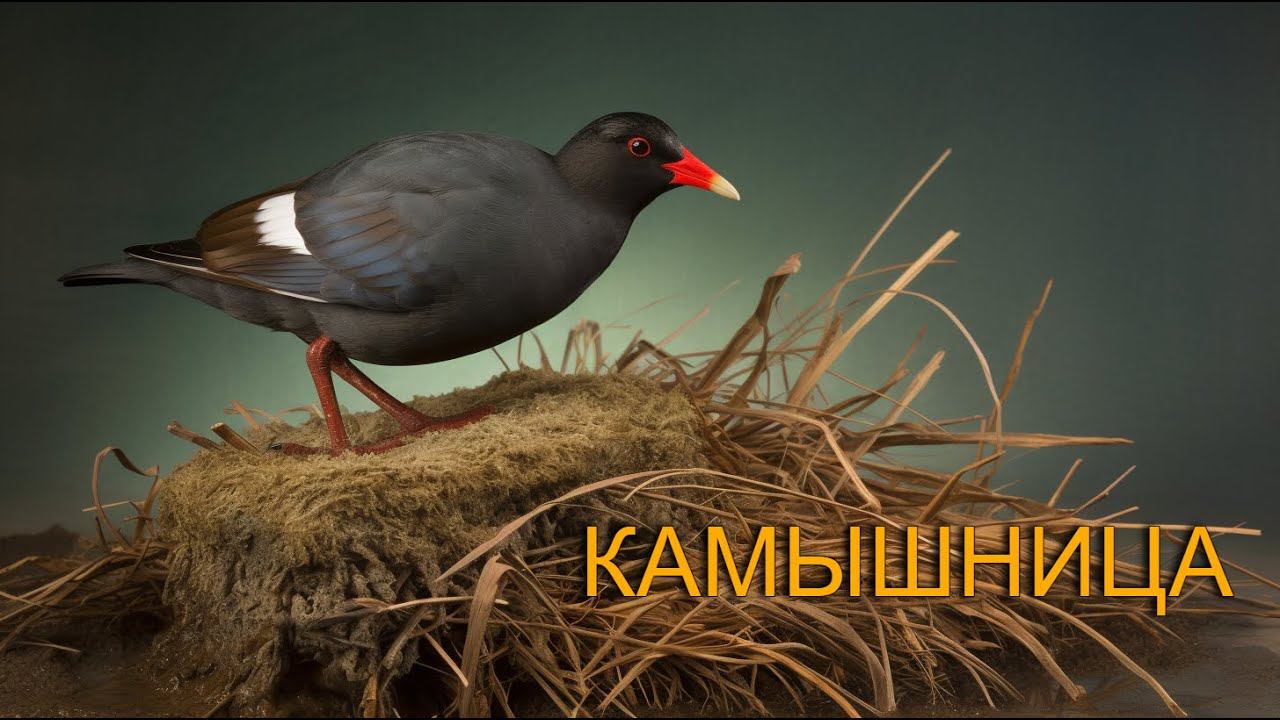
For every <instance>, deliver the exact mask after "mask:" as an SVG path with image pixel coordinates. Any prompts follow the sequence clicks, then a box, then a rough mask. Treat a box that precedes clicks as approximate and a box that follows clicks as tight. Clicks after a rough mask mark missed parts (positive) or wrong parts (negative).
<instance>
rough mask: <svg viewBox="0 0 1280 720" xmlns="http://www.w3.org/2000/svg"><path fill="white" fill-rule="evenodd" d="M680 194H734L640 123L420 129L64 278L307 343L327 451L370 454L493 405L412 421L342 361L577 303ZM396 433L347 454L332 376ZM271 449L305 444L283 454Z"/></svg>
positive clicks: (442, 342) (658, 131) (442, 353)
mask: <svg viewBox="0 0 1280 720" xmlns="http://www.w3.org/2000/svg"><path fill="white" fill-rule="evenodd" d="M680 185H690V186H693V187H698V188H703V189H705V190H710V191H711V192H714V193H717V194H719V195H723V196H725V197H728V198H732V199H734V200H737V199H739V196H738V191H737V190H735V189H734V187H733V185H732V184H730V183H729V181H728V180H725V179H724V178H723V177H721V176H720V175H719V174H718V173H716V172H715V171H713V170H712V169H711V168H709V167H707V165H706V164H704V163H703V162H702V161H701V160H699V159H698V158H697V157H695V156H694V155H693V153H691V152H689V151H688V150H687V149H686V148H685V147H684V145H683V144H681V142H680V139H679V138H678V137H676V134H675V132H673V131H672V130H671V128H670V127H668V126H667V124H666V123H664V122H662V121H661V120H659V119H658V118H656V117H653V116H652V115H645V114H642V113H634V112H624V113H614V114H611V115H606V116H604V117H602V118H599V119H597V120H595V121H593V122H591V123H590V124H589V125H587V126H586V127H585V128H583V129H582V130H580V131H579V132H578V133H577V134H576V135H574V136H573V137H572V138H571V139H570V140H569V141H568V142H567V143H565V145H564V147H562V148H560V151H559V152H557V153H556V154H554V155H552V154H549V153H546V152H543V151H542V150H539V149H538V148H536V147H533V146H532V145H528V144H526V143H523V142H521V141H519V140H515V139H512V138H508V137H502V136H499V135H488V134H481V133H455V132H420V133H413V134H409V135H402V136H399V137H394V138H391V139H389V140H383V141H381V142H377V143H374V144H372V145H369V146H368V147H365V148H364V149H362V150H359V151H357V152H355V153H354V154H352V155H350V156H349V157H347V158H346V159H344V160H342V161H340V162H338V163H337V164H335V165H332V166H330V167H328V168H326V169H324V170H321V171H320V172H318V173H316V174H315V175H312V176H310V177H308V178H306V179H304V180H300V181H298V182H294V183H290V184H288V185H283V186H281V187H278V188H276V189H274V190H269V191H267V192H265V193H261V194H259V195H255V196H253V197H251V198H249V199H247V200H243V201H241V202H238V203H235V204H233V205H229V206H227V207H225V208H223V209H221V210H219V211H217V212H215V213H214V214H213V215H211V216H210V217H209V218H208V219H207V220H205V221H204V223H203V224H202V225H201V226H200V229H199V230H198V231H197V232H196V234H195V237H194V238H192V239H190V240H181V241H177V242H168V243H160V244H155V245H137V246H134V247H130V248H127V249H126V250H125V251H124V252H125V253H126V255H127V256H128V257H127V258H126V259H124V260H121V261H119V262H114V263H108V264H104V265H94V266H90V267H86V268H82V269H79V270H75V271H73V272H70V273H67V274H66V275H63V276H62V277H61V278H59V280H60V282H62V284H63V285H67V286H79V285H108V284H116V283H146V284H151V285H162V286H164V287H166V288H169V289H170V290H175V291H177V292H180V293H182V294H183V295H188V296H190V297H193V298H195V299H197V300H199V301H201V302H204V303H206V304H208V305H211V306H213V307H215V308H217V309H219V310H221V311H223V312H225V313H226V314H228V315H230V316H232V317H234V318H236V319H238V320H243V321H245V322H250V323H253V324H255V325H261V326H263V327H266V328H270V329H271V330H278V331H284V332H291V333H293V334H295V335H297V336H298V337H299V338H301V339H302V340H304V341H305V342H307V343H308V347H307V367H308V368H309V369H310V371H311V375H312V378H313V379H314V380H315V384H316V391H317V393H318V394H319V396H320V406H321V408H322V409H323V411H324V418H325V422H326V424H327V426H328V431H329V440H330V447H329V451H330V452H331V453H333V454H338V453H341V452H343V451H345V450H354V451H356V452H379V451H382V450H386V449H390V448H392V447H396V446H397V445H399V444H400V443H401V442H402V441H403V439H404V438H405V437H406V436H408V435H411V434H416V433H421V432H426V431H431V430H443V429H447V428H454V427H460V426H462V425H465V424H467V423H470V422H473V421H475V420H478V419H479V418H481V417H483V416H484V415H487V414H488V413H490V412H492V411H493V408H490V407H483V408H475V409H472V410H469V411H467V412H464V413H461V414H458V415H453V416H448V417H428V416H426V415H423V414H422V413H419V412H418V411H416V410H414V409H412V408H410V407H409V406H407V405H405V404H404V403H402V402H400V401H399V400H397V399H395V398H394V397H392V396H391V395H390V394H389V393H387V392H386V391H385V390H383V389H382V388H380V387H378V386H377V385H376V384H374V382H373V381H372V380H370V379H369V377H368V376H366V375H365V374H364V373H363V372H361V371H360V370H359V369H358V368H356V366H355V365H353V364H352V363H351V361H352V360H360V361H363V362H369V363H375V364H380V365H417V364H423V363H433V362H439V361H442V360H449V359H452V358H456V357H461V356H463V355H468V354H470V353H474V352H477V351H480V350H484V349H487V348H490V347H493V346H494V345H497V344H499V343H501V342H504V341H506V340H509V339H510V338H513V337H515V336H517V335H519V334H520V333H523V332H525V331H526V330H529V329H531V328H533V327H534V326H536V325H538V324H540V323H542V322H543V321H545V320H547V319H549V318H551V317H552V316H554V315H555V314H557V313H559V312H560V311H561V310H563V309H564V308H565V307H567V306H568V305H569V304H570V303H571V302H573V300H574V299H576V298H577V297H578V296H579V295H581V294H582V292H583V291H584V290H586V289H587V287H588V286H589V285H591V283H592V282H593V281H594V280H595V279H596V278H597V277H599V276H600V273H602V272H604V269H605V268H606V267H608V266H609V263H610V262H611V261H612V260H613V258H614V256H616V255H617V254H618V250H619V249H620V248H621V247H622V242H623V240H625V239H626V237H627V231H628V230H629V229H630V227H631V223H632V221H634V220H635V218H636V215H637V214H638V213H639V212H640V211H641V210H643V209H644V208H645V206H647V205H648V204H649V203H650V202H652V201H653V200H654V198H656V197H658V196H659V195H661V194H662V193H664V192H666V191H667V190H670V189H672V188H673V187H676V186H680ZM333 373H336V374H337V375H338V377H340V378H342V379H343V380H345V381H346V382H348V383H350V384H351V385H352V386H353V387H355V388H356V389H357V390H359V391H360V392H362V393H363V394H364V395H366V396H367V397H368V398H369V399H370V400H372V401H373V402H374V403H375V404H377V405H378V406H379V407H380V408H382V409H383V410H385V411H386V412H388V413H389V414H390V415H391V416H392V417H393V418H395V420H396V421H397V422H398V423H399V424H400V426H401V428H402V432H401V433H400V434H398V435H396V436H395V437H393V438H391V439H390V440H386V441H383V442H380V443H375V444H370V445H364V446H357V447H352V446H351V443H350V441H349V440H348V438H347V433H346V429H345V428H344V427H343V423H342V416H341V414H340V412H339V410H338V403H337V399H336V397H335V395H334V386H333V378H332V374H333ZM282 449H283V450H284V451H285V452H288V453H293V454H307V453H310V452H316V451H317V450H315V449H313V448H307V447H304V446H299V445H292V444H290V445H285V446H283V447H282Z"/></svg>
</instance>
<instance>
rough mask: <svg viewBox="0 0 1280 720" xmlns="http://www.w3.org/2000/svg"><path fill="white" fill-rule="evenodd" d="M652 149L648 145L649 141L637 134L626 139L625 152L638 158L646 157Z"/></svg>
mask: <svg viewBox="0 0 1280 720" xmlns="http://www.w3.org/2000/svg"><path fill="white" fill-rule="evenodd" d="M652 150H653V148H651V147H649V141H648V140H645V139H644V138H642V137H640V136H639V135H637V136H635V137H633V138H631V139H630V140H628V141H627V152H629V153H631V154H632V155H634V156H636V157H638V158H642V157H648V156H649V153H650V152H651V151H652Z"/></svg>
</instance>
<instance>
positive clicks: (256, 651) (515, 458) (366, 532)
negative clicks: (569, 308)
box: [158, 370, 704, 711]
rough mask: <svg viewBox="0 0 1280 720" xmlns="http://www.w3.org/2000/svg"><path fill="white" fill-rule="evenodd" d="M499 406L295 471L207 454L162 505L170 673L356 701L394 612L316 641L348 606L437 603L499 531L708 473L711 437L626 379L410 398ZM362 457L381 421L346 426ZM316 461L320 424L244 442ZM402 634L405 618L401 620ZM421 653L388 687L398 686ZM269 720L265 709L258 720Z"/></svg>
mask: <svg viewBox="0 0 1280 720" xmlns="http://www.w3.org/2000/svg"><path fill="white" fill-rule="evenodd" d="M485 403H490V404H493V405H495V406H496V407H497V408H498V411H497V413H495V414H494V415H492V416H489V417H487V418H486V419H484V420H482V421H480V422H478V423H475V424H472V425H469V426H467V427H464V428H460V429H457V430H450V431H446V432H439V433H429V434H425V435H422V436H420V437H417V438H413V439H412V440H410V441H409V442H407V443H406V444H405V445H404V446H402V447H399V448H396V449H394V450H391V451H389V452H386V453H383V454H378V455H354V454H346V455H343V456H340V457H336V458H335V457H329V456H327V455H318V456H311V457H291V456H284V455H281V454H278V453H270V452H264V453H263V454H261V455H254V454H252V453H245V452H235V451H231V450H205V451H201V452H199V453H198V454H197V455H196V456H195V457H194V458H193V459H192V460H191V461H190V462H188V463H186V464H185V465H183V466H181V467H179V468H177V469H175V470H174V472H173V474H172V475H171V476H170V477H168V478H167V479H166V480H165V481H164V482H163V484H162V489H161V494H160V497H159V508H160V512H159V517H158V521H159V526H160V528H161V531H160V532H161V537H162V538H163V541H164V542H165V543H167V544H168V545H169V546H170V547H171V548H172V549H171V554H170V560H169V563H170V574H169V577H168V581H167V584H166V588H165V601H166V604H168V605H169V606H170V607H171V608H173V610H174V614H175V623H174V626H173V628H172V629H171V631H170V632H169V640H170V642H168V643H166V645H167V646H168V648H169V651H168V652H167V653H166V661H169V662H174V663H176V664H177V666H178V667H179V672H183V673H187V674H190V673H197V672H198V673H201V674H208V673H211V672H213V673H219V674H226V675H228V678H227V679H228V681H232V680H234V681H237V682H236V685H237V686H238V687H239V690H238V691H237V696H238V697H240V698H243V699H244V701H245V702H244V703H237V705H238V709H240V710H242V711H249V710H251V708H250V707H249V706H250V705H251V704H253V703H257V702H260V701H261V699H262V698H270V697H272V696H273V692H272V691H273V690H274V689H275V687H276V686H278V685H279V684H280V682H281V681H282V679H283V678H284V677H285V676H286V675H287V674H288V673H289V672H291V668H292V669H293V670H299V669H302V668H305V669H306V672H307V673H308V674H309V676H311V677H308V682H307V684H308V686H314V685H317V684H318V685H319V686H320V687H323V688H327V689H329V690H331V691H334V692H335V693H336V697H341V696H346V697H348V698H349V697H351V693H352V691H355V692H356V694H357V696H358V683H360V682H362V681H363V680H365V679H367V678H368V677H369V676H370V674H371V672H372V670H374V669H375V668H376V667H377V664H378V663H379V662H380V661H382V657H381V656H380V655H379V654H378V652H377V651H376V650H377V648H378V647H379V646H380V642H379V639H380V638H381V635H382V634H383V633H384V632H385V631H386V629H387V623H388V622H390V621H392V620H393V619H394V614H393V613H388V614H383V615H373V616H371V617H367V618H364V619H362V620H361V621H359V622H355V623H350V624H345V625H344V627H347V628H349V633H347V636H346V637H343V638H337V641H335V639H334V638H333V637H332V634H333V633H332V630H333V628H332V627H326V632H325V633H312V632H309V631H308V628H311V627H315V626H317V624H324V623H325V621H326V619H329V618H332V617H333V616H335V615H339V614H341V613H342V612H343V611H344V609H350V607H349V603H350V601H351V600H352V599H353V598H373V599H376V600H383V601H386V602H396V601H399V600H403V599H408V598H420V597H424V596H427V595H437V596H438V595H443V594H446V593H447V592H448V588H446V587H439V586H437V585H438V584H437V583H435V582H434V580H435V578H436V577H437V576H438V575H439V574H440V571H441V569H442V568H446V567H448V566H449V564H450V563H452V562H454V561H456V560H457V559H459V558H460V557H461V556H462V555H463V554H465V553H466V552H467V551H468V550H470V549H471V548H473V547H474V546H475V545H477V544H479V543H480V542H482V541H483V540H485V539H486V538H488V537H490V536H491V535H492V534H493V531H494V530H495V529H496V528H498V527H500V526H501V525H502V524H503V523H505V522H508V521H510V520H512V519H513V518H515V517H518V516H519V515H521V514H522V513H524V512H526V511H528V510H529V509H531V508H532V507H534V506H536V505H538V504H539V503H542V502H545V501H547V500H551V499H553V498H555V497H557V496H559V495H560V494H562V493H564V492H565V491H567V490H570V489H572V488H574V487H577V486H580V485H583V484H585V483H589V482H593V481H596V480H600V479H603V478H608V477H612V476H615V475H622V474H626V473H631V472H637V471H642V470H650V469H660V468H670V467H690V466H701V465H702V464H703V463H704V461H703V459H702V448H703V444H702V440H701V432H700V428H701V423H700V418H699V415H698V413H697V411H695V410H694V408H693V406H692V405H691V404H690V403H689V402H688V400H687V399H686V398H685V397H684V396H683V395H681V394H679V393H674V392H669V391H665V390H662V389H660V388H659V387H658V386H657V385H655V384H653V383H652V382H649V381H647V380H643V379H641V378H637V377H634V376H629V375H618V374H611V375H559V374H555V373H550V372H541V371H533V370H521V371H517V372H510V373H506V374H504V375H501V376H499V377H497V378H494V379H493V380H492V381H490V382H489V383H488V384H486V385H484V386H483V387H479V388H474V389H465V390H458V391H455V392H453V393H449V394H447V395H441V396H436V397H429V398H427V397H423V398H416V399H415V400H414V401H413V402H412V403H411V404H412V405H413V406H414V407H415V408H416V409H418V410H420V411H422V412H424V413H427V414H430V415H445V414H450V413H455V412H459V411H462V410H465V409H467V408H469V407H473V406H476V405H480V404H485ZM347 427H348V429H349V430H350V432H351V435H352V439H353V441H355V442H357V443H362V442H370V441H374V440H378V439H381V438H385V437H389V436H391V435H393V434H394V433H395V432H396V431H397V426H396V425H395V423H394V421H392V420H391V419H390V418H389V417H387V416H386V415H385V414H384V413H381V412H369V413H354V414H348V415H347ZM273 438H274V439H276V440H281V441H291V442H297V443H304V444H309V445H319V446H323V445H324V444H325V442H326V435H325V429H324V426H323V423H322V422H321V421H319V420H315V419H313V420H312V421H310V422H308V423H305V424H304V425H302V426H299V427H291V426H287V425H284V424H273V425H270V426H267V427H264V428H261V429H259V430H257V431H256V432H255V433H254V434H253V435H252V436H251V440H253V441H254V442H255V443H256V444H258V445H259V446H266V445H267V444H268V443H269V442H270V441H271V440H272V439H273ZM401 620H402V618H401ZM413 660H414V657H413V654H412V653H405V654H404V656H403V657H401V658H398V659H397V661H396V663H395V665H396V666H397V667H396V668H392V669H391V672H392V673H393V674H394V673H397V672H403V671H405V670H407V669H408V667H409V666H410V665H411V664H412V661H413ZM260 709H261V710H264V711H271V709H270V708H260Z"/></svg>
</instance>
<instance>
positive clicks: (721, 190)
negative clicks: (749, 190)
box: [707, 175, 742, 200]
mask: <svg viewBox="0 0 1280 720" xmlns="http://www.w3.org/2000/svg"><path fill="white" fill-rule="evenodd" d="M707 189H708V190H710V191H711V192H713V193H715V194H717V195H719V196H721V197H727V198H729V199H730V200H741V199H742V195H741V194H739V193H738V188H736V187H734V186H733V183H731V182H729V181H728V180H726V179H725V178H724V176H723V175H716V176H715V177H714V178H712V179H711V186H710V187H709V188H707Z"/></svg>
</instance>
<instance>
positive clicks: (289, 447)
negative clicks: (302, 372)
mask: <svg viewBox="0 0 1280 720" xmlns="http://www.w3.org/2000/svg"><path fill="white" fill-rule="evenodd" d="M338 357H341V355H340V354H339V351H338V346H337V344H336V343H334V342H333V340H332V339H331V338H329V337H328V336H327V335H321V336H320V337H318V338H316V340H315V342H312V343H311V344H310V345H308V346H307V369H309V370H310V371H311V379H312V380H314V381H315V383H316V394H317V395H319V396H320V409H321V410H322V411H324V422H325V425H326V426H327V427H328V428H329V451H330V452H331V453H332V454H334V455H337V454H338V453H341V452H342V451H344V450H346V449H347V448H348V447H349V446H350V443H349V442H348V440H347V428H346V427H345V426H344V425H343V424H342V411H341V410H339V409H338V396H337V393H336V392H335V391H334V388H333V375H332V374H331V373H332V370H333V364H334V361H335V360H336V359H337V358H338ZM280 450H281V451H282V452H284V453H286V454H288V455H311V454H313V453H316V452H318V450H316V449H315V448H310V447H307V446H305V445H298V444H297V443H284V444H282V445H281V446H280Z"/></svg>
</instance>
